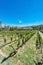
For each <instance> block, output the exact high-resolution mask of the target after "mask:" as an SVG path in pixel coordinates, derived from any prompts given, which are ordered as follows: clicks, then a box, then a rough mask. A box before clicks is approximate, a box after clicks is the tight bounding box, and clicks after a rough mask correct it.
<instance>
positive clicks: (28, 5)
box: [0, 0, 43, 26]
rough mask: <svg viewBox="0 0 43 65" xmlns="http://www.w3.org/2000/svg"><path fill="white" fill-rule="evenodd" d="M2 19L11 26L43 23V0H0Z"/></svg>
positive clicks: (0, 15)
mask: <svg viewBox="0 0 43 65" xmlns="http://www.w3.org/2000/svg"><path fill="white" fill-rule="evenodd" d="M0 21H2V22H3V23H5V24H7V25H10V26H13V25H14V26H28V25H38V24H43V0H0Z"/></svg>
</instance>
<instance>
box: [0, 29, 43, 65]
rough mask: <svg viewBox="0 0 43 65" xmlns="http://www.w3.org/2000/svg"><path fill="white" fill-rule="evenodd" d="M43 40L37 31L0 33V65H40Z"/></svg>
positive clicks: (42, 56) (42, 58) (25, 30)
mask: <svg viewBox="0 0 43 65" xmlns="http://www.w3.org/2000/svg"><path fill="white" fill-rule="evenodd" d="M42 64H43V38H42V36H41V34H40V32H39V31H37V30H27V29H24V30H14V31H1V32H0V65H42Z"/></svg>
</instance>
